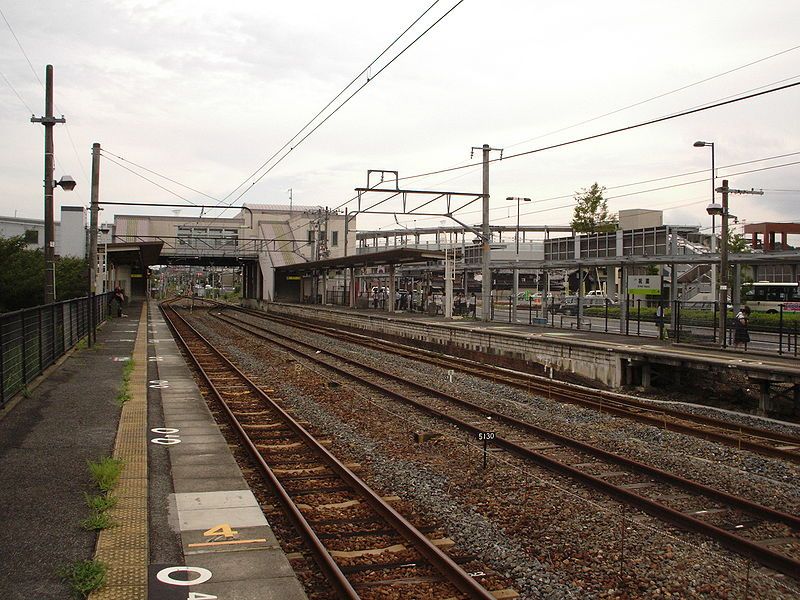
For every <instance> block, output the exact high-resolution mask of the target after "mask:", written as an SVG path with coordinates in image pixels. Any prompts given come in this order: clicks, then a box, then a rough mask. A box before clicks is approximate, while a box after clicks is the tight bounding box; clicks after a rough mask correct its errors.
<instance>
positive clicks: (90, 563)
mask: <svg viewBox="0 0 800 600" xmlns="http://www.w3.org/2000/svg"><path fill="white" fill-rule="evenodd" d="M107 572H108V566H107V565H106V564H105V563H103V562H101V561H99V560H82V561H79V562H76V563H74V564H71V565H68V566H66V567H62V568H61V569H59V570H58V575H59V576H60V577H61V579H63V580H64V581H66V582H67V584H68V585H69V587H70V591H71V592H72V597H73V598H78V599H80V600H83V599H85V598H88V597H89V594H91V593H92V592H93V591H95V590H98V589H100V588H101V587H103V584H104V583H105V581H106V574H107Z"/></svg>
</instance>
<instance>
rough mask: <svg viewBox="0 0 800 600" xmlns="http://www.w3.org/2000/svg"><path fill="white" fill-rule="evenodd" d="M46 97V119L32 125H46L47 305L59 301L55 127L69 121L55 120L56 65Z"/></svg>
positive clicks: (50, 70) (50, 69)
mask: <svg viewBox="0 0 800 600" xmlns="http://www.w3.org/2000/svg"><path fill="white" fill-rule="evenodd" d="M44 94H45V95H44V116H43V117H39V118H37V117H31V123H41V124H42V125H44V303H45V304H52V303H53V302H55V301H56V264H55V259H56V242H55V239H56V228H55V223H54V220H53V188H54V187H55V180H54V179H53V177H54V175H53V172H54V168H53V125H55V124H56V123H66V122H67V120H66V119H65V118H64V116H63V115H62V116H61V118H58V119H57V118H55V117H53V65H47V68H46V71H45V92H44ZM70 179H71V178H70ZM73 183H74V182H73ZM73 187H74V186H73ZM65 189H66V188H65Z"/></svg>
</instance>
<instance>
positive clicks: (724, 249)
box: [716, 179, 764, 348]
mask: <svg viewBox="0 0 800 600" xmlns="http://www.w3.org/2000/svg"><path fill="white" fill-rule="evenodd" d="M716 191H717V192H720V193H721V194H722V227H721V237H722V239H721V243H720V254H719V270H720V273H719V334H720V346H722V347H723V348H726V347H727V345H728V337H727V335H726V327H727V324H728V318H727V316H728V279H729V277H728V194H755V195H758V196H763V195H764V190H754V189H750V190H734V189H731V188H729V187H728V180H727V179H723V180H722V187H718V188H717V189H716ZM734 310H736V307H734Z"/></svg>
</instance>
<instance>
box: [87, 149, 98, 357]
mask: <svg viewBox="0 0 800 600" xmlns="http://www.w3.org/2000/svg"><path fill="white" fill-rule="evenodd" d="M99 202H100V144H99V143H97V142H95V143H94V144H92V197H91V204H90V206H89V322H90V329H89V345H90V346H91V344H92V341H94V340H93V339H92V338H93V336H94V335H95V333H96V332H95V330H94V326H95V315H94V298H95V295H96V294H97V227H98V216H99V215H98V213H99V212H100V205H99Z"/></svg>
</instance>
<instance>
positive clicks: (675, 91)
mask: <svg viewBox="0 0 800 600" xmlns="http://www.w3.org/2000/svg"><path fill="white" fill-rule="evenodd" d="M797 49H800V45H798V46H792V47H791V48H787V49H786V50H781V51H780V52H775V53H774V54H770V55H769V56H764V57H762V58H759V59H757V60H753V61H750V62H749V63H746V64H743V65H739V66H738V67H734V68H733V69H728V70H727V71H723V72H722V73H717V74H716V75H711V76H709V77H705V78H703V79H700V80H698V81H695V82H693V83H688V84H686V85H682V86H680V87H677V88H675V89H673V90H669V91H667V92H662V93H659V94H656V95H655V96H651V97H650V98H646V99H645V100H639V101H638V102H634V103H633V104H628V105H627V106H623V107H621V108H617V109H614V110H611V111H609V112H606V113H603V114H602V115H598V116H596V117H592V118H590V119H585V120H583V121H580V122H579V123H574V124H573V125H567V126H566V127H562V128H560V129H555V130H553V131H549V132H547V133H543V134H541V135H537V136H536V137H532V138H528V139H527V140H523V141H521V142H516V143H514V144H510V145H506V146H505V148H514V147H515V146H521V145H522V144H527V143H528V142H533V141H535V140H538V139H541V138H544V137H547V136H550V135H554V134H556V133H561V132H562V131H567V130H569V129H574V128H575V127H580V126H581V125H586V124H587V123H591V122H593V121H597V120H599V119H603V118H605V117H610V116H611V115H615V114H617V113H620V112H623V111H625V110H629V109H631V108H636V107H637V106H642V105H643V104H647V103H648V102H652V101H653V100H658V99H660V98H665V97H666V96H671V95H672V94H677V93H678V92H682V91H684V90H688V89H689V88H693V87H696V86H698V85H701V84H703V83H707V82H709V81H713V80H714V79H719V78H720V77H724V76H725V75H730V74H731V73H735V72H736V71H741V70H742V69H746V68H747V67H752V66H753V65H757V64H759V63H762V62H764V61H767V60H770V59H772V58H776V57H778V56H781V55H783V54H788V53H789V52H793V51H794V50H797Z"/></svg>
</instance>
